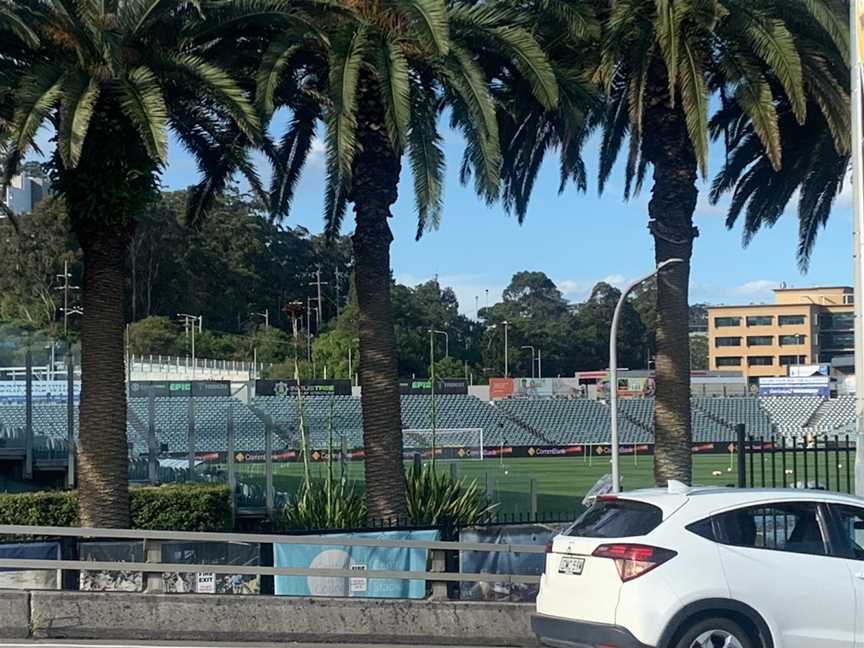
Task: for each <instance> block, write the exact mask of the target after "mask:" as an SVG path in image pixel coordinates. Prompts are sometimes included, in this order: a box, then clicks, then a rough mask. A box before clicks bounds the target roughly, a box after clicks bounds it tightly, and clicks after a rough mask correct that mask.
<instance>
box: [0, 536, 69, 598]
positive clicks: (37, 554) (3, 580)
mask: <svg viewBox="0 0 864 648" xmlns="http://www.w3.org/2000/svg"><path fill="white" fill-rule="evenodd" d="M0 558H3V559H7V560H8V559H15V560H21V559H25V560H60V543H59V542H32V543H20V544H0ZM59 587H60V582H59V580H58V572H57V571H48V570H36V569H34V570H28V569H0V588H3V589H59Z"/></svg>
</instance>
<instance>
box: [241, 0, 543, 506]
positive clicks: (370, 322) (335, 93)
mask: <svg viewBox="0 0 864 648" xmlns="http://www.w3.org/2000/svg"><path fill="white" fill-rule="evenodd" d="M322 4H323V3H322ZM322 11H323V12H325V13H326V15H325V16H324V17H322V18H320V19H319V21H318V22H317V23H316V24H318V25H320V27H321V29H322V31H323V32H324V34H323V37H322V38H320V39H319V45H320V50H319V53H318V54H317V56H316V55H315V54H309V53H308V50H304V49H303V48H297V47H295V45H294V44H293V43H294V39H293V38H292V37H291V36H290V35H289V36H288V37H287V38H284V39H283V38H281V37H279V36H277V37H276V38H275V39H274V40H273V41H272V44H271V46H270V48H269V49H268V50H267V51H265V53H264V56H263V63H262V65H261V69H260V70H259V72H258V75H257V84H258V90H259V95H258V101H259V103H260V105H261V106H262V109H264V110H265V111H267V112H269V111H270V110H271V109H272V108H273V107H278V106H289V107H290V108H291V109H292V114H293V118H292V120H291V122H290V125H289V127H288V129H287V131H286V132H285V134H284V136H283V138H282V141H281V143H280V146H279V150H278V154H279V159H280V162H279V164H278V166H277V172H276V173H275V175H274V184H273V194H272V196H273V197H272V204H273V206H274V208H275V210H276V211H277V213H280V214H285V213H287V210H288V206H289V204H290V202H291V198H292V196H293V188H294V185H295V183H296V180H297V178H298V176H299V173H300V171H301V169H302V167H303V163H304V162H305V160H306V158H307V156H308V153H309V150H310V146H311V143H312V139H313V136H314V132H315V127H316V122H317V121H318V120H319V119H321V120H323V123H324V124H325V129H326V149H327V153H326V156H327V187H326V194H325V215H324V218H325V224H326V231H327V232H328V234H329V235H331V236H332V235H335V234H336V233H338V232H339V230H340V227H341V225H342V221H343V217H344V215H345V211H346V208H347V205H348V203H352V204H353V206H354V215H355V223H356V226H355V229H354V235H353V246H354V255H355V264H356V265H355V277H356V289H357V302H358V310H359V332H360V383H361V386H362V388H363V392H362V393H363V395H362V402H363V431H364V443H365V448H366V462H365V470H366V490H367V500H368V510H369V517H370V519H376V518H391V517H404V515H405V513H406V500H405V483H404V470H403V458H402V431H401V414H400V399H399V387H398V380H397V366H396V348H395V337H394V331H393V317H392V312H391V311H392V308H391V300H390V286H391V274H390V244H391V242H392V240H393V235H392V233H391V231H390V226H389V224H388V220H389V218H390V217H391V216H392V214H391V212H390V207H391V206H392V205H393V203H394V202H395V201H396V198H397V188H398V184H399V178H400V175H401V171H402V157H403V154H407V161H408V164H409V165H410V167H411V172H412V175H413V180H414V193H415V200H416V211H417V236H418V238H419V237H420V236H421V235H422V234H423V232H424V231H425V230H427V229H429V228H434V227H437V226H438V223H439V220H440V217H441V210H442V185H443V176H444V152H443V151H442V149H441V141H442V139H441V136H440V135H439V132H438V122H439V117H440V115H441V113H442V111H443V110H444V109H445V108H446V109H447V110H448V111H449V115H450V123H451V126H453V127H455V128H457V129H459V130H461V132H462V133H463V134H464V136H465V140H466V151H465V159H464V160H463V164H462V176H463V180H467V179H468V178H469V177H471V176H473V178H474V182H475V187H476V190H477V192H478V193H479V194H480V195H481V196H482V197H483V198H485V199H486V200H489V201H491V200H494V199H495V198H496V197H497V196H498V188H499V181H500V177H501V154H500V147H499V134H498V123H497V119H496V113H497V106H496V103H495V101H494V100H493V97H492V95H491V93H490V75H489V73H490V71H492V72H501V73H506V74H508V75H515V76H519V77H520V78H524V79H525V80H526V81H527V83H528V84H529V86H530V88H531V93H532V96H533V97H534V100H535V101H537V102H539V103H540V105H542V106H544V107H545V108H553V107H554V106H555V105H556V104H557V100H558V89H557V84H556V79H555V74H554V72H553V70H552V68H551V66H550V64H549V62H548V61H547V59H546V57H545V55H544V53H543V51H542V49H541V48H540V46H539V45H538V43H537V41H536V40H535V39H534V38H533V37H532V35H531V33H530V32H529V31H528V30H527V29H526V28H525V27H526V25H525V23H524V21H523V19H522V18H521V17H520V16H519V14H517V13H515V12H514V11H513V9H512V4H511V3H506V2H500V3H482V4H477V5H476V6H471V5H469V4H466V3H461V2H446V0H386V1H385V0H380V1H374V2H360V1H358V0H336V1H334V2H330V3H327V6H326V7H325V8H324V9H322ZM304 51H305V52H306V53H305V54H304ZM297 57H302V58H301V59H300V60H297ZM491 61H494V62H495V64H494V66H493V65H483V66H481V64H480V62H483V63H484V64H486V63H489V62H491ZM286 70H287V71H288V72H287V73H286Z"/></svg>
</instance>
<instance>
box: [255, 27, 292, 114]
mask: <svg viewBox="0 0 864 648" xmlns="http://www.w3.org/2000/svg"><path fill="white" fill-rule="evenodd" d="M299 49H300V45H299V44H298V43H297V38H296V37H295V36H294V34H292V33H283V34H280V35H278V36H277V37H276V38H274V39H273V40H272V41H271V42H270V44H269V45H268V47H267V49H266V50H265V52H264V55H263V56H262V57H261V64H260V65H259V66H258V71H257V73H256V75H255V105H256V106H258V109H259V110H260V111H261V112H262V114H264V115H271V114H272V113H273V110H274V103H273V102H274V96H275V94H276V90H277V88H278V87H279V84H280V83H281V82H282V78H283V75H284V73H285V68H286V67H287V66H288V64H289V63H290V61H291V58H292V57H293V56H294V55H295V54H296V53H297V51H298V50H299Z"/></svg>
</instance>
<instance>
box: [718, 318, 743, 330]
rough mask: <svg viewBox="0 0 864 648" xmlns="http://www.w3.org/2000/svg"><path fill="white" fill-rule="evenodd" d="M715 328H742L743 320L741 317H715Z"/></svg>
mask: <svg viewBox="0 0 864 648" xmlns="http://www.w3.org/2000/svg"><path fill="white" fill-rule="evenodd" d="M714 326H716V327H717V328H723V327H727V326H741V318H740V317H715V318H714Z"/></svg>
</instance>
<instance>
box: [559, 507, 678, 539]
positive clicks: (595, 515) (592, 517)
mask: <svg viewBox="0 0 864 648" xmlns="http://www.w3.org/2000/svg"><path fill="white" fill-rule="evenodd" d="M662 521H663V512H662V511H661V510H660V509H659V508H657V507H656V506H654V505H652V504H646V503H645V502H634V501H631V500H619V499H615V500H598V501H597V502H595V503H594V505H593V506H591V508H589V509H588V510H587V511H585V512H584V513H583V514H582V516H581V517H580V518H579V519H578V520H576V523H575V524H574V525H573V526H572V527H570V528H569V529H568V530H567V531H566V535H569V536H580V537H583V538H632V537H635V536H643V535H647V534H649V533H651V532H652V531H653V530H654V529H656V528H657V527H658V526H659V525H660V523H661V522H662Z"/></svg>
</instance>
